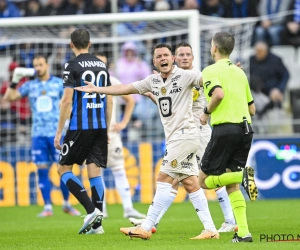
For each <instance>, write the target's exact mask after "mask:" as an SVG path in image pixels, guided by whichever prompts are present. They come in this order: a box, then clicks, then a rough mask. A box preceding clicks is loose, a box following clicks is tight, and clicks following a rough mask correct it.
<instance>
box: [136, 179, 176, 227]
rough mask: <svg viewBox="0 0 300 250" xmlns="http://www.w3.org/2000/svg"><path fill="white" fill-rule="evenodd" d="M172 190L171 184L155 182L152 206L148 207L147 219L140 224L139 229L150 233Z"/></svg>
mask: <svg viewBox="0 0 300 250" xmlns="http://www.w3.org/2000/svg"><path fill="white" fill-rule="evenodd" d="M171 188H172V184H170V183H166V182H156V193H155V195H154V198H153V202H152V205H150V206H149V209H148V213H147V217H146V219H145V220H144V222H143V223H142V224H141V227H142V228H144V229H145V230H147V231H150V230H151V229H152V227H153V226H154V224H155V222H156V220H157V217H158V216H159V214H160V213H161V211H162V209H163V208H164V206H165V204H166V202H167V200H168V198H169V196H170V191H171Z"/></svg>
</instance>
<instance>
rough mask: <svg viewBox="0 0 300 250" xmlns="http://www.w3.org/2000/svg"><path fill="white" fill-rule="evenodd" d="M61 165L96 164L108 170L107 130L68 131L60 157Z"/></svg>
mask: <svg viewBox="0 0 300 250" xmlns="http://www.w3.org/2000/svg"><path fill="white" fill-rule="evenodd" d="M59 157H60V158H59V159H60V160H59V164H60V165H73V164H78V165H82V164H83V162H84V161H85V160H86V164H90V163H95V164H96V165H97V166H98V167H103V168H106V164H107V130H106V129H89V130H68V131H67V133H66V136H65V137H64V141H63V146H62V149H61V152H60V156H59Z"/></svg>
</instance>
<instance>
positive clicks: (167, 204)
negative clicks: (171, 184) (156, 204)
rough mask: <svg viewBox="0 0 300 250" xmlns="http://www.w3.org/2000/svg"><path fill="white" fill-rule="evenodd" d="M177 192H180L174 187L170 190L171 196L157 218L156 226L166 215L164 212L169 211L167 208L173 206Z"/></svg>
mask: <svg viewBox="0 0 300 250" xmlns="http://www.w3.org/2000/svg"><path fill="white" fill-rule="evenodd" d="M177 194H178V191H177V190H175V189H173V188H172V189H171V192H170V195H169V198H168V199H167V201H166V203H165V206H164V207H163V209H162V210H161V212H160V214H159V216H158V217H157V219H156V221H155V225H156V226H157V224H158V223H159V222H160V220H161V218H162V217H163V216H164V214H165V213H166V212H167V210H168V209H169V207H170V206H171V204H172V203H173V201H174V200H175V198H176V195H177Z"/></svg>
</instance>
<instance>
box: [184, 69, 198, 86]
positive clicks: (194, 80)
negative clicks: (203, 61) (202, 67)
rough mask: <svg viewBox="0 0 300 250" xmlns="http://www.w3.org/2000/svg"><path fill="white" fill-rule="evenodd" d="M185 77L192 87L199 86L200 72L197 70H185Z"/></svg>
mask: <svg viewBox="0 0 300 250" xmlns="http://www.w3.org/2000/svg"><path fill="white" fill-rule="evenodd" d="M184 74H185V79H186V82H189V83H191V84H192V86H194V87H200V79H201V77H202V73H201V72H200V71H198V70H185V71H184Z"/></svg>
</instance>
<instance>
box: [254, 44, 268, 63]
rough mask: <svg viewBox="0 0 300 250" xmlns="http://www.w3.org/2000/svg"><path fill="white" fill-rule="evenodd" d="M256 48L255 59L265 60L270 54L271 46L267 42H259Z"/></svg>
mask: <svg viewBox="0 0 300 250" xmlns="http://www.w3.org/2000/svg"><path fill="white" fill-rule="evenodd" d="M254 48H255V57H256V59H257V60H258V61H262V60H264V59H265V58H266V57H267V55H268V54H269V46H268V44H267V43H265V42H257V43H256V44H255V46H254Z"/></svg>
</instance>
